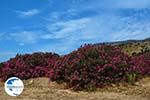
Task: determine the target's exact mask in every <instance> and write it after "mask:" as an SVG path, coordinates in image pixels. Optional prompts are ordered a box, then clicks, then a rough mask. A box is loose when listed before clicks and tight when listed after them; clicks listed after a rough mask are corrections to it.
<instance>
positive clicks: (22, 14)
mask: <svg viewBox="0 0 150 100" xmlns="http://www.w3.org/2000/svg"><path fill="white" fill-rule="evenodd" d="M16 13H17V14H18V16H19V17H21V18H28V17H32V16H35V15H38V14H39V13H41V11H40V10H39V9H30V10H27V11H16Z"/></svg>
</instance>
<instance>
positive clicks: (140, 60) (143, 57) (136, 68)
mask: <svg viewBox="0 0 150 100" xmlns="http://www.w3.org/2000/svg"><path fill="white" fill-rule="evenodd" d="M131 62H132V68H133V72H135V73H138V74H140V75H142V76H149V75H150V52H145V53H143V54H140V55H138V56H134V57H133V58H132V61H131Z"/></svg>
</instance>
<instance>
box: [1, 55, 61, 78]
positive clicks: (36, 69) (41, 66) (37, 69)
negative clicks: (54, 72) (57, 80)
mask: <svg viewBox="0 0 150 100" xmlns="http://www.w3.org/2000/svg"><path fill="white" fill-rule="evenodd" d="M58 57H59V56H58V55H57V54H52V53H33V54H31V55H30V54H26V55H17V56H16V57H15V58H12V59H10V60H9V61H7V62H4V63H3V65H2V66H1V68H0V71H1V73H0V78H1V79H2V80H6V79H8V78H9V77H12V76H16V77H19V78H21V79H28V78H33V77H41V76H45V75H46V74H45V72H46V71H47V69H48V68H49V67H50V66H51V65H52V64H53V63H52V61H53V62H55V61H56V59H57V58H58ZM48 65H49V67H47V66H48Z"/></svg>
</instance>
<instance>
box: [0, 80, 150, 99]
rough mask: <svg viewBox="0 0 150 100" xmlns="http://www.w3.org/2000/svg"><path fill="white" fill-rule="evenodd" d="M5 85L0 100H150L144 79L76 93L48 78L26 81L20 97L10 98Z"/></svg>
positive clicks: (0, 85) (149, 87)
mask: <svg viewBox="0 0 150 100" xmlns="http://www.w3.org/2000/svg"><path fill="white" fill-rule="evenodd" d="M3 84H4V83H2V82H1V83H0V100H150V78H144V79H143V80H141V81H139V82H137V83H136V85H135V86H131V85H122V84H120V85H119V86H116V85H113V87H109V88H105V89H99V90H96V91H94V92H85V91H80V92H74V91H71V90H69V89H64V84H63V85H58V84H56V83H55V82H49V79H47V78H36V79H29V80H26V81H24V84H25V89H24V91H23V93H22V94H21V95H20V96H18V97H10V96H8V95H7V94H6V93H5V91H4V87H3Z"/></svg>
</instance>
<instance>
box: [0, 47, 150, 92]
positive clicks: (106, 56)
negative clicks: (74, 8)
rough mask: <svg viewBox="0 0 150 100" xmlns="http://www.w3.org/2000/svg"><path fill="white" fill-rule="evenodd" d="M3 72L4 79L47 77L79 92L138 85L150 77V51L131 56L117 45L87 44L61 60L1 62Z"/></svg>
mask: <svg viewBox="0 0 150 100" xmlns="http://www.w3.org/2000/svg"><path fill="white" fill-rule="evenodd" d="M0 72H1V73H0V80H6V79H7V78H9V77H12V76H16V77H19V78H21V79H29V78H34V77H43V76H46V77H50V79H51V80H52V81H57V82H66V83H67V84H68V86H69V87H71V88H73V89H77V90H81V89H85V88H86V89H87V88H91V87H92V88H96V87H98V88H99V87H104V86H106V85H109V84H111V83H116V82H120V81H127V82H130V83H134V81H136V80H137V79H139V78H140V77H143V76H147V75H148V76H150V52H143V53H140V54H138V55H135V56H132V57H131V56H128V55H127V54H124V53H123V52H121V50H120V49H119V48H118V47H117V46H110V45H85V46H83V47H81V48H79V49H78V50H76V51H73V52H72V53H70V54H68V55H65V56H61V57H60V56H59V55H57V54H53V53H33V54H31V55H30V54H26V55H17V56H16V57H15V58H12V59H10V60H9V61H7V62H4V63H1V64H0Z"/></svg>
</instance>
